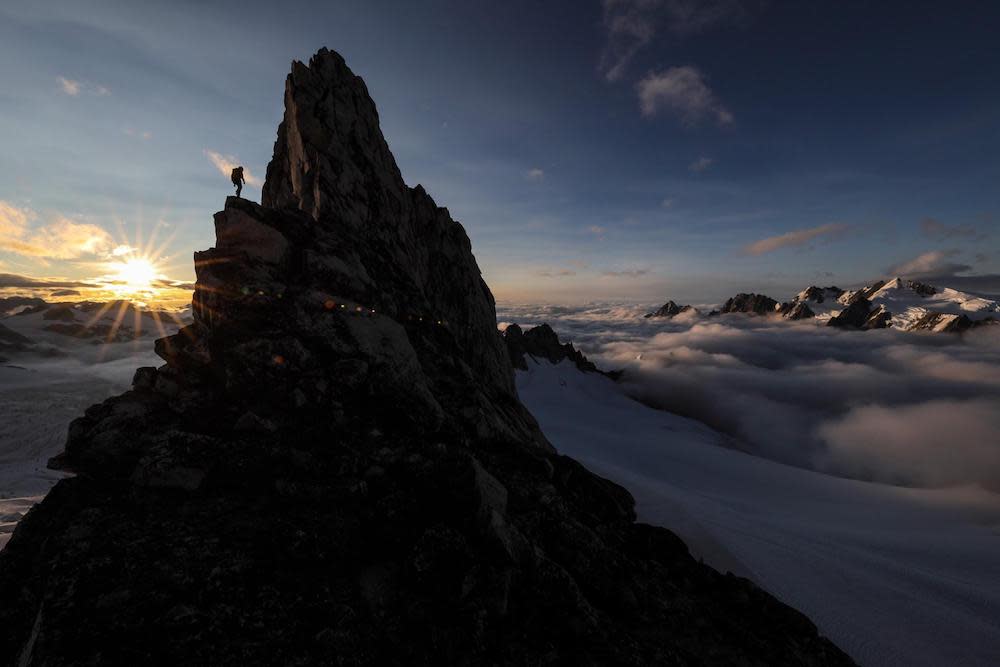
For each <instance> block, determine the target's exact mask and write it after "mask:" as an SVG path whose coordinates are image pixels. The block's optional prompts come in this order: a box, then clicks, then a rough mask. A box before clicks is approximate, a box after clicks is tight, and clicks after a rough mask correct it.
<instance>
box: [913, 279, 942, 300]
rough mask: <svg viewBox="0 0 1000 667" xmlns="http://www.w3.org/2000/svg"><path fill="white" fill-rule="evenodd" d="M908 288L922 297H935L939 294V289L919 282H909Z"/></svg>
mask: <svg viewBox="0 0 1000 667" xmlns="http://www.w3.org/2000/svg"><path fill="white" fill-rule="evenodd" d="M906 286H907V287H909V288H910V289H911V290H913V291H914V292H916V293H917V294H919V295H920V296H934V295H935V294H937V288H936V287H934V286H933V285H928V284H927V283H921V282H917V281H916V280H907V281H906Z"/></svg>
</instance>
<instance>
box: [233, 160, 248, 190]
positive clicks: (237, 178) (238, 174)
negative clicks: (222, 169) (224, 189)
mask: <svg viewBox="0 0 1000 667" xmlns="http://www.w3.org/2000/svg"><path fill="white" fill-rule="evenodd" d="M246 182H247V181H246V179H245V178H243V167H235V168H234V169H233V185H235V186H236V196H237V197H239V196H240V193H241V192H243V184H244V183H246Z"/></svg>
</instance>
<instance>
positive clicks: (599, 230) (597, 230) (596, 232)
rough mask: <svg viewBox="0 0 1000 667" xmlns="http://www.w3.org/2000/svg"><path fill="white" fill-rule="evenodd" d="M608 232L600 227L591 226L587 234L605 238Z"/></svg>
mask: <svg viewBox="0 0 1000 667" xmlns="http://www.w3.org/2000/svg"><path fill="white" fill-rule="evenodd" d="M607 231H608V230H607V229H605V228H604V227H601V226H600V225H590V226H589V227H587V232H589V233H590V234H593V235H594V236H604V234H605V233H606V232H607Z"/></svg>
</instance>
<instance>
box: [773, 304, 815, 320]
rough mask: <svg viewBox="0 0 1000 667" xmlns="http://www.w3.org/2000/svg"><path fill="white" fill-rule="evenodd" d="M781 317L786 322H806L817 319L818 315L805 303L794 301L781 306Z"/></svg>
mask: <svg viewBox="0 0 1000 667" xmlns="http://www.w3.org/2000/svg"><path fill="white" fill-rule="evenodd" d="M779 312H780V313H781V316H782V317H784V318H785V319H786V320H805V319H809V318H810V317H816V313H814V312H813V311H812V308H810V307H809V305H808V304H807V303H806V302H805V301H792V302H786V303H783V304H781V307H780V308H779Z"/></svg>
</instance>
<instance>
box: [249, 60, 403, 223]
mask: <svg viewBox="0 0 1000 667" xmlns="http://www.w3.org/2000/svg"><path fill="white" fill-rule="evenodd" d="M407 197H408V193H407V192H406V186H405V185H404V183H403V178H402V176H401V175H400V173H399V168H398V167H397V165H396V161H395V159H394V158H393V156H392V153H391V152H390V151H389V146H388V144H386V141H385V137H383V136H382V130H381V129H380V127H379V118H378V111H377V110H376V108H375V103H374V101H372V99H371V97H370V96H369V94H368V88H367V86H365V83H364V81H363V80H362V79H361V77H359V76H357V75H355V74H354V72H352V71H351V69H350V68H349V67H348V66H347V63H346V62H345V61H344V59H343V57H341V55H340V54H338V53H336V52H335V51H330V50H327V49H325V48H324V49H320V50H319V51H317V52H316V55H314V56H313V57H312V58H310V60H309V64H308V65H305V64H303V63H301V62H299V61H295V62H293V63H292V71H291V72H290V73H289V74H288V77H287V78H286V79H285V114H284V118H283V120H282V121H281V124H280V125H279V126H278V137H277V140H276V141H275V143H274V154H273V156H272V158H271V162H270V163H269V164H268V166H267V176H266V180H265V182H264V186H263V188H262V194H261V204H262V205H264V206H265V207H268V208H277V209H281V208H296V209H299V210H302V211H305V212H306V213H308V214H310V215H311V216H312V217H314V218H319V217H320V216H321V215H323V214H324V213H328V212H330V211H332V210H336V213H337V218H338V222H340V223H341V224H354V225H359V224H364V223H366V222H370V221H371V220H372V219H377V218H379V217H380V216H384V215H385V214H392V213H398V212H399V206H400V203H401V202H402V201H403V200H404V199H406V198H407Z"/></svg>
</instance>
